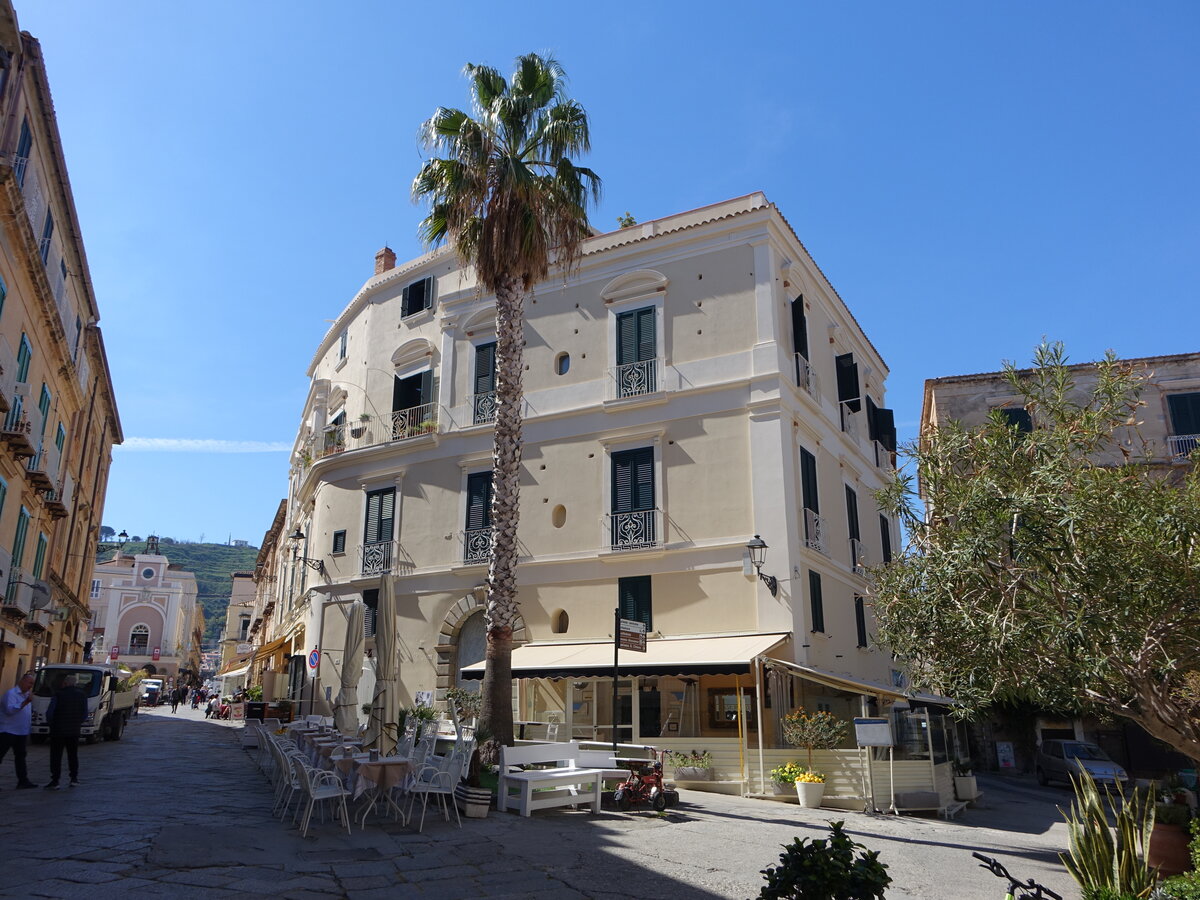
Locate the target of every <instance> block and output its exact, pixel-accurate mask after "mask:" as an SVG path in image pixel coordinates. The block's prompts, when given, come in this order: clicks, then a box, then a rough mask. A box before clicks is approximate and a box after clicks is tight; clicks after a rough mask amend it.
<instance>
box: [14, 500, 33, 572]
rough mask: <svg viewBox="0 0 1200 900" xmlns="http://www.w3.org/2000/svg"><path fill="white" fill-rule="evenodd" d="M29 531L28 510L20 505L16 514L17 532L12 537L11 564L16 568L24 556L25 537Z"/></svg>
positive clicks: (19, 565)
mask: <svg viewBox="0 0 1200 900" xmlns="http://www.w3.org/2000/svg"><path fill="white" fill-rule="evenodd" d="M28 533H29V510H27V509H26V508H25V507H23V506H22V507H21V511H20V513H18V514H17V533H16V536H15V537H14V538H13V553H12V556H13V565H14V566H15V567H17V568H20V567H21V563H22V562H23V561H24V559H23V558H24V556H25V538H26V536H27V535H28Z"/></svg>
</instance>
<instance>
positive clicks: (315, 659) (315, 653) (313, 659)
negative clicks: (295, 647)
mask: <svg viewBox="0 0 1200 900" xmlns="http://www.w3.org/2000/svg"><path fill="white" fill-rule="evenodd" d="M320 664H321V651H320V650H318V649H317V648H316V647H313V649H312V653H310V654H308V667H309V668H310V669H315V668H316V667H317V666H319V665H320Z"/></svg>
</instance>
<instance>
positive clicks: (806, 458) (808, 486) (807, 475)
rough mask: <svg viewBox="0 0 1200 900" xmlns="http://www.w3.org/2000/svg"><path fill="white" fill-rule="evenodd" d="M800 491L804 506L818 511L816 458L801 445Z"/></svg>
mask: <svg viewBox="0 0 1200 900" xmlns="http://www.w3.org/2000/svg"><path fill="white" fill-rule="evenodd" d="M800 492H801V494H803V499H802V502H803V503H804V508H805V509H811V510H812V511H813V512H815V513H819V512H820V511H821V504H820V502H818V496H817V458H816V457H815V456H813V455H812V454H811V453H809V452H808V451H807V450H805V449H804V448H803V447H801V448H800Z"/></svg>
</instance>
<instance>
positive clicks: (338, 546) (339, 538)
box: [333, 528, 346, 553]
mask: <svg viewBox="0 0 1200 900" xmlns="http://www.w3.org/2000/svg"><path fill="white" fill-rule="evenodd" d="M333 552H334V553H345V552H346V530H345V529H344V528H343V529H341V530H340V531H335V532H334V533H333Z"/></svg>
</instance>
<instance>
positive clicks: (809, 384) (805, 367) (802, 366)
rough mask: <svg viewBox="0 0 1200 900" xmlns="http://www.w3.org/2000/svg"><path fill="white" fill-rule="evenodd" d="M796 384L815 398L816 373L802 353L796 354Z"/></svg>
mask: <svg viewBox="0 0 1200 900" xmlns="http://www.w3.org/2000/svg"><path fill="white" fill-rule="evenodd" d="M796 384H797V385H799V386H800V387H801V388H803V389H804V390H805V391H807V392H808V393H809V394H811V395H812V396H814V397H815V396H817V373H816V372H815V371H814V370H813V367H812V364H811V363H810V362H809V361H808V360H807V359H805V358H804V354H803V353H797V354H796Z"/></svg>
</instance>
